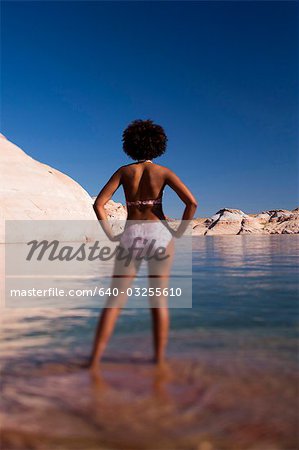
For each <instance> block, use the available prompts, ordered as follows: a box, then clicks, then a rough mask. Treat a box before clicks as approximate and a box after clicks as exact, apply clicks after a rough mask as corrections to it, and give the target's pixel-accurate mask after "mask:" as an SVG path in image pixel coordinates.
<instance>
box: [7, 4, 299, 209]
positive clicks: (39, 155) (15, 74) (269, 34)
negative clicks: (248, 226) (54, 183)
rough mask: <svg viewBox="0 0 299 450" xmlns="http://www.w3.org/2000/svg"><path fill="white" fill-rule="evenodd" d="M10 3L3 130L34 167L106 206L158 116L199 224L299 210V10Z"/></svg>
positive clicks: (168, 161)
mask: <svg viewBox="0 0 299 450" xmlns="http://www.w3.org/2000/svg"><path fill="white" fill-rule="evenodd" d="M1 3H2V6H1V8H2V11H1V22H2V23H1V25H2V27H1V28H2V36H1V37H2V39H1V41H2V71H1V75H2V101H1V107H2V120H1V128H2V133H3V134H5V135H6V136H7V137H8V138H9V139H10V140H12V141H13V142H15V143H16V144H17V145H19V146H20V147H22V148H23V149H24V150H25V151H26V152H27V153H29V154H30V155H31V156H33V157H34V158H36V159H38V160H40V161H42V162H45V163H47V164H49V165H51V166H53V167H55V168H57V169H59V170H61V171H63V172H65V173H67V174H68V175H70V176H71V177H72V178H74V179H75V180H77V181H78V182H79V183H80V184H81V185H82V186H83V187H84V188H85V189H86V190H87V191H88V192H89V193H90V194H91V195H96V194H97V193H98V191H99V190H100V189H101V187H102V185H103V184H104V183H105V182H106V180H107V179H108V178H109V177H110V175H111V173H113V172H114V171H115V170H116V169H117V168H118V167H119V166H120V165H123V164H127V163H128V162H129V160H128V158H127V157H126V155H125V154H124V153H123V152H122V147H121V135H122V131H123V129H124V128H125V127H126V125H127V124H128V123H129V122H130V121H131V120H133V119H137V118H141V119H147V118H151V119H153V120H154V121H156V122H158V123H160V124H161V125H162V126H163V127H164V128H165V130H166V132H167V134H168V137H169V144H168V151H167V153H166V154H165V155H164V156H163V157H161V158H159V159H157V163H160V164H162V165H166V166H169V167H170V168H171V169H172V170H174V171H176V172H177V173H178V175H179V176H180V177H181V179H182V180H183V181H185V182H186V183H187V184H188V185H189V187H190V188H191V190H192V191H193V193H194V194H195V196H196V197H197V199H198V201H199V208H198V211H197V215H199V216H209V215H211V214H213V213H214V212H216V211H217V210H218V209H220V208H221V207H230V208H240V209H242V210H243V211H245V212H257V211H261V210H265V209H273V208H290V209H292V208H295V207H296V206H298V205H297V204H296V202H297V192H296V187H297V186H296V185H297V170H298V165H297V148H298V3H296V2H288V1H281V2H280V1H273V2H272V1H264V2H263V1H258V2H253V1H247V2H242V1H232V2H227V1H220V2H216V1H210V2H207V1H206V2H191V1H185V2H179V1H175V2H172V1H165V2H163V1H160V2H159V1H158V2H154V1H152V2H145V1H132V2H125V1H121V2H115V1H111V2H109V1H105V2H100V1H93V2H87V1H85V2H70V1H64V2H54V1H53V2H44V1H34V2H26V1H21V2H15V1H14V2H1ZM114 199H115V200H117V201H122V200H123V194H122V193H118V194H117V195H115V197H114ZM181 210H182V206H181V204H180V202H179V201H177V200H176V199H175V196H174V195H172V194H171V193H170V192H168V190H167V192H166V204H165V212H166V213H167V214H169V215H172V216H178V215H179V213H180V211H181Z"/></svg>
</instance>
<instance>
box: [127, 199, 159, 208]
mask: <svg viewBox="0 0 299 450" xmlns="http://www.w3.org/2000/svg"><path fill="white" fill-rule="evenodd" d="M161 203H162V197H160V198H156V199H155V200H136V201H135V202H126V204H127V206H143V205H161Z"/></svg>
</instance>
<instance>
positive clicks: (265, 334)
mask: <svg viewBox="0 0 299 450" xmlns="http://www.w3.org/2000/svg"><path fill="white" fill-rule="evenodd" d="M297 254H298V238H297V237H296V236H261V237H259V236H255V237H253V236H225V237H224V236H217V237H198V238H194V239H193V308H192V309H177V310H172V311H171V318H172V328H171V336H170V341H171V342H170V346H169V365H168V366H166V367H164V368H160V369H157V368H155V367H154V366H153V365H152V364H151V362H150V360H151V354H150V349H151V336H150V314H149V312H148V311H147V310H146V309H140V308H132V309H127V310H124V311H123V313H122V315H121V318H120V323H119V324H118V327H117V333H116V335H115V336H114V337H113V339H112V341H111V345H110V347H109V349H108V352H107V357H106V359H104V361H103V364H102V366H101V367H102V368H101V371H100V372H99V373H98V374H96V375H93V376H92V375H91V374H90V373H89V372H88V371H87V370H86V369H85V368H84V364H85V363H86V362H87V358H88V355H89V351H90V345H91V341H92V336H93V332H94V327H95V323H96V320H97V317H98V312H99V311H98V304H97V303H96V301H95V300H93V301H89V302H87V303H84V302H83V300H82V299H73V300H72V302H70V307H69V309H60V308H35V309H33V310H30V309H27V308H25V309H19V308H12V309H5V310H3V311H2V313H3V314H2V316H1V345H0V351H1V359H2V380H1V381H2V387H1V390H2V400H3V401H2V446H3V448H5V450H10V449H14V450H26V449H44V448H61V449H64V450H76V449H82V450H83V449H84V450H86V449H88V450H93V449H99V448H107V449H112V448H114V449H115V448H130V449H136V450H137V449H138V450H141V449H157V448H159V449H163V448H165V449H170V448H171V449H173V450H175V449H180V450H184V449H186V450H187V449H191V448H194V449H197V448H198V449H205V448H208V449H209V450H221V449H227V450H231V449H232V448H236V449H266V448H267V449H273V450H274V449H275V450H279V449H281V450H285V449H291V448H296V445H297V442H296V429H297V413H298V405H297V398H298V384H297V379H296V358H297V348H298V346H297V344H298V341H297V335H296V329H297V323H296V322H297V318H298V314H297V313H298V303H297V301H298V295H297V294H298V286H297V276H298V273H297V267H296V257H297ZM87 275H90V278H88V280H86V279H85V280H78V281H77V285H78V286H81V287H83V286H89V285H90V283H92V282H93V281H92V278H93V277H95V278H94V282H96V276H95V275H96V274H95V273H90V274H88V273H87ZM112 358H113V359H112ZM277 399H279V401H277ZM273 405H274V406H273Z"/></svg>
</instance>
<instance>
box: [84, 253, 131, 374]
mask: <svg viewBox="0 0 299 450" xmlns="http://www.w3.org/2000/svg"><path fill="white" fill-rule="evenodd" d="M137 270H138V263H136V262H134V261H133V262H132V263H131V265H130V266H127V267H124V266H123V262H122V261H118V260H116V261H115V266H114V274H113V277H112V282H111V285H110V288H111V291H112V290H113V289H114V288H117V289H118V292H119V295H118V296H116V297H110V298H109V299H108V301H107V303H106V307H105V308H104V309H103V311H102V313H101V316H100V320H99V323H98V326H97V330H96V335H95V339H94V344H93V350H92V354H91V362H90V368H91V369H92V370H96V369H97V368H98V366H99V363H100V360H101V358H102V356H103V353H104V351H105V348H106V346H107V344H108V341H109V339H110V337H111V335H112V333H113V330H114V328H115V324H116V321H117V318H118V316H119V313H120V311H121V309H122V307H123V306H124V304H125V302H126V300H127V294H126V291H127V289H128V288H129V287H130V286H131V284H132V282H133V280H134V278H135V276H136V273H137ZM121 291H123V292H124V293H123V294H121V293H120V292H121Z"/></svg>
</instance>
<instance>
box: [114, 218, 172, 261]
mask: <svg viewBox="0 0 299 450" xmlns="http://www.w3.org/2000/svg"><path fill="white" fill-rule="evenodd" d="M171 239H172V234H171V233H170V231H169V230H168V229H167V228H166V226H165V225H164V224H163V222H162V221H160V220H157V221H145V222H142V221H138V222H134V223H131V224H129V225H126V227H125V230H124V232H123V234H122V236H121V239H120V244H121V246H122V247H124V248H125V249H127V250H130V249H135V248H136V249H141V250H142V254H145V253H146V252H147V251H148V252H150V253H151V252H152V251H156V250H157V249H158V248H166V247H167V245H168V244H169V242H170V241H171ZM141 250H139V252H141ZM136 251H137V250H136Z"/></svg>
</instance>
